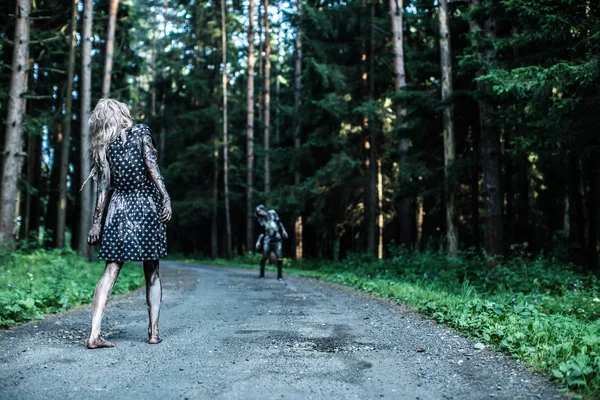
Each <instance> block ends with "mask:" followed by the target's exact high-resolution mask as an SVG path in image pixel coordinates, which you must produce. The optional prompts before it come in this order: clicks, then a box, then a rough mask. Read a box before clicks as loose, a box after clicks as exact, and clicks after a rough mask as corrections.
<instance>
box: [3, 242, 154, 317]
mask: <svg viewBox="0 0 600 400" xmlns="http://www.w3.org/2000/svg"><path fill="white" fill-rule="evenodd" d="M104 265H105V263H104V262H92V263H90V262H86V261H85V260H83V259H82V258H81V257H79V256H77V255H76V254H75V253H73V252H72V251H61V250H51V251H50V250H39V249H38V250H32V251H24V250H17V251H12V252H11V251H8V250H0V327H8V326H11V325H15V324H17V323H22V322H27V321H31V320H33V319H41V318H43V315H44V314H49V313H56V312H60V311H65V310H67V309H69V308H72V307H75V306H78V305H81V304H85V303H91V302H92V300H93V296H94V290H95V288H96V284H97V283H98V280H99V279H100V277H101V276H102V272H103V271H104ZM143 284H144V278H143V272H142V270H141V268H137V267H133V268H132V266H127V265H126V266H125V268H123V270H122V271H121V273H120V275H119V279H117V283H116V285H115V287H114V289H113V293H114V294H118V293H125V292H127V291H130V290H133V289H136V288H139V287H141V286H142V285H143Z"/></svg>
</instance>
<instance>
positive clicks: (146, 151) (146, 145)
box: [142, 135, 173, 224]
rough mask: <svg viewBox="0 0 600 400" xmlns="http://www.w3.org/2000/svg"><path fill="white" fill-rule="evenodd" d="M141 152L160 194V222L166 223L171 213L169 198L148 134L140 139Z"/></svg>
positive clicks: (155, 151) (156, 153)
mask: <svg viewBox="0 0 600 400" xmlns="http://www.w3.org/2000/svg"><path fill="white" fill-rule="evenodd" d="M142 154H143V156H144V164H146V169H147V170H148V173H149V174H150V178H151V179H152V181H153V182H154V184H155V185H156V187H157V188H158V191H159V192H160V194H161V196H162V212H161V214H160V222H162V223H163V224H166V223H167V222H169V220H170V219H171V215H172V214H173V213H172V211H171V198H170V197H169V194H168V193H167V188H166V186H165V180H164V178H163V177H162V175H161V173H160V169H159V168H158V151H157V150H156V148H155V147H154V143H152V137H150V135H144V137H143V139H142Z"/></svg>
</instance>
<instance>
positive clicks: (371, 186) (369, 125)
mask: <svg viewBox="0 0 600 400" xmlns="http://www.w3.org/2000/svg"><path fill="white" fill-rule="evenodd" d="M363 4H364V3H363ZM374 19H375V2H374V1H371V4H370V18H369V55H368V56H367V55H366V49H365V51H364V53H363V59H364V60H366V59H367V57H368V60H369V66H368V71H369V72H368V74H366V73H365V74H363V83H364V84H365V86H367V85H368V96H367V98H368V100H369V102H370V103H373V102H374V101H375V79H374V76H375V31H374V28H373V26H374V23H375V21H374ZM365 69H366V68H365ZM367 81H368V82H367ZM363 125H364V128H365V130H366V131H367V132H368V138H369V139H368V140H369V141H368V146H367V148H368V150H369V156H368V162H367V169H368V171H367V190H366V192H367V199H366V207H365V208H366V225H367V251H368V253H369V254H370V255H372V256H374V255H376V249H377V247H376V245H377V240H376V237H377V131H376V128H375V121H374V119H373V118H371V120H369V117H368V116H365V117H364V119H363Z"/></svg>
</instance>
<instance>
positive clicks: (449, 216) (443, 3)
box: [438, 0, 458, 255]
mask: <svg viewBox="0 0 600 400" xmlns="http://www.w3.org/2000/svg"><path fill="white" fill-rule="evenodd" d="M438 4H439V6H438V15H439V20H440V67H441V70H442V102H444V103H446V105H445V106H444V113H443V123H444V178H445V183H446V185H445V188H446V245H447V246H448V254H449V255H455V254H456V253H457V251H458V229H457V227H456V206H455V204H454V198H455V193H456V183H455V178H454V175H453V174H452V173H451V170H452V167H453V164H454V160H455V158H456V141H455V138H454V119H453V116H452V111H453V110H452V108H453V107H452V103H451V102H450V101H449V98H450V96H452V50H451V46H450V29H449V26H448V20H449V18H448V0H439V3H438Z"/></svg>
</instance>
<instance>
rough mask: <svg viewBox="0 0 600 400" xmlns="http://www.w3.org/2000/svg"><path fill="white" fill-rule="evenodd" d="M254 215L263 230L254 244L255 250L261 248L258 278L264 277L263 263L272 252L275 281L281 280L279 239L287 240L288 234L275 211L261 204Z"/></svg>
mask: <svg viewBox="0 0 600 400" xmlns="http://www.w3.org/2000/svg"><path fill="white" fill-rule="evenodd" d="M255 213H256V218H257V219H258V223H259V224H260V225H261V226H262V227H263V228H264V229H265V232H264V233H261V234H260V236H259V237H258V241H257V242H256V250H257V251H260V250H261V248H262V258H261V260H260V275H259V276H258V277H259V278H264V277H265V262H266V261H267V258H269V254H271V252H273V253H274V254H275V256H276V257H277V279H283V271H282V270H283V256H282V254H281V239H282V238H283V239H287V238H288V234H287V232H286V231H285V228H284V226H283V223H282V222H281V220H280V219H279V216H278V215H277V213H276V212H275V210H267V207H265V206H263V205H262V204H261V205H259V206H257V207H256V210H255Z"/></svg>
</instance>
